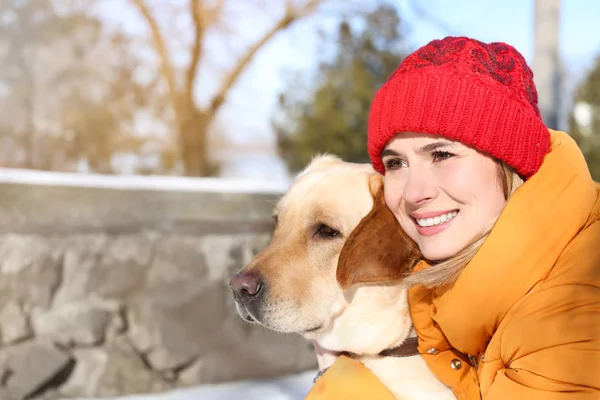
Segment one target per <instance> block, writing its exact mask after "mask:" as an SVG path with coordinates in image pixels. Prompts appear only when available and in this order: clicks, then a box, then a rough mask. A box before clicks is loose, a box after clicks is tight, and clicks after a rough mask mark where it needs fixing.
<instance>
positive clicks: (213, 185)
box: [0, 168, 288, 194]
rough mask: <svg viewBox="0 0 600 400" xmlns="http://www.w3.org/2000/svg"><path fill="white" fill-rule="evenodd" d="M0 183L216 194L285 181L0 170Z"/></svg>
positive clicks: (279, 189)
mask: <svg viewBox="0 0 600 400" xmlns="http://www.w3.org/2000/svg"><path fill="white" fill-rule="evenodd" d="M0 183H14V184H24V185H51V186H70V187H92V188H109V189H121V190H159V191H184V192H219V193H268V194H270V193H276V194H279V193H283V192H284V191H285V190H287V188H288V183H287V182H286V181H268V180H263V179H247V178H189V177H180V176H162V175H151V176H147V175H146V176H144V175H100V174H82V173H69V172H50V171H36V170H28V169H16V168H0Z"/></svg>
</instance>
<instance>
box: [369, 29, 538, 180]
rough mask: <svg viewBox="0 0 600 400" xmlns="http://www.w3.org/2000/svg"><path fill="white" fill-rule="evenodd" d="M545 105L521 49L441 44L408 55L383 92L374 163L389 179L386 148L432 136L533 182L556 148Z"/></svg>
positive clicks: (372, 146) (373, 138)
mask: <svg viewBox="0 0 600 400" xmlns="http://www.w3.org/2000/svg"><path fill="white" fill-rule="evenodd" d="M537 100H538V98H537V91H536V88H535V84H534V82H533V73H532V72H531V69H530V68H529V67H528V66H527V63H526V62H525V59H524V58H523V56H522V55H521V54H520V53H519V52H518V51H517V50H516V49H515V48H514V47H512V46H509V45H507V44H505V43H491V44H486V43H482V42H480V41H478V40H474V39H470V38H466V37H447V38H444V39H442V40H434V41H432V42H430V43H429V44H427V45H426V46H424V47H421V48H420V49H419V50H417V51H415V52H414V53H412V54H410V55H409V56H408V57H406V58H405V59H404V60H403V61H402V63H401V64H400V66H399V67H398V69H396V71H395V72H394V73H393V74H392V75H391V76H390V77H389V79H388V80H387V82H386V83H385V84H384V85H383V86H382V87H381V88H380V89H379V90H378V91H377V93H376V94H375V98H374V99H373V103H372V104H371V110H370V114H369V129H368V151H369V157H370V158H371V163H372V164H373V166H374V167H375V169H376V170H377V171H379V172H381V173H382V174H383V173H385V171H384V167H383V164H382V163H381V157H380V155H381V151H382V150H383V148H384V146H385V145H386V144H387V142H388V141H389V140H390V139H392V138H393V137H394V136H395V135H396V134H397V133H401V132H419V133H431V134H438V135H441V136H444V137H446V138H448V139H450V140H457V141H459V142H461V143H463V144H465V145H468V146H472V147H474V148H476V149H478V150H480V151H482V152H484V153H487V154H489V155H491V156H492V157H494V158H496V159H499V160H502V161H504V162H505V163H507V164H508V165H510V166H511V167H513V168H514V169H515V170H516V171H517V172H518V173H519V174H520V175H521V176H522V177H523V178H525V179H527V178H529V177H531V176H532V175H533V174H535V173H536V171H537V170H538V169H539V168H540V165H541V164H542V160H543V158H544V156H545V155H546V153H547V152H548V150H549V148H550V133H549V131H548V128H547V127H546V126H545V125H544V123H543V122H542V118H541V116H540V111H539V109H538V106H537Z"/></svg>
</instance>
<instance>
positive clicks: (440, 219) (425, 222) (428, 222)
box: [417, 211, 458, 226]
mask: <svg viewBox="0 0 600 400" xmlns="http://www.w3.org/2000/svg"><path fill="white" fill-rule="evenodd" d="M456 214H458V211H452V212H449V213H448V214H443V215H438V216H437V217H434V218H424V219H418V220H417V224H419V226H435V225H439V224H443V223H444V222H447V221H450V220H451V219H452V218H454V217H456Z"/></svg>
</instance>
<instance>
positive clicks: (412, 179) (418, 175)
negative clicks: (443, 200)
mask: <svg viewBox="0 0 600 400" xmlns="http://www.w3.org/2000/svg"><path fill="white" fill-rule="evenodd" d="M436 196H437V190H436V187H435V185H434V179H433V177H432V176H431V174H429V173H428V171H427V169H426V168H419V167H412V168H410V170H409V172H408V179H407V181H406V184H405V186H404V193H403V198H404V201H405V202H407V203H411V204H416V205H418V204H423V203H426V202H429V201H431V200H433V199H435V197H436Z"/></svg>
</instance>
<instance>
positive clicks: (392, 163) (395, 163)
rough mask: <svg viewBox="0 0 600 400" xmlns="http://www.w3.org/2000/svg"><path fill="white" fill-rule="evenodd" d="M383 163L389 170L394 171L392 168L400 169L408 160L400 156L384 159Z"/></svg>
mask: <svg viewBox="0 0 600 400" xmlns="http://www.w3.org/2000/svg"><path fill="white" fill-rule="evenodd" d="M383 165H384V167H385V169H386V170H388V171H392V170H395V169H399V168H404V167H406V166H407V165H406V162H405V161H404V160H401V159H399V158H388V159H387V160H384V161H383Z"/></svg>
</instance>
